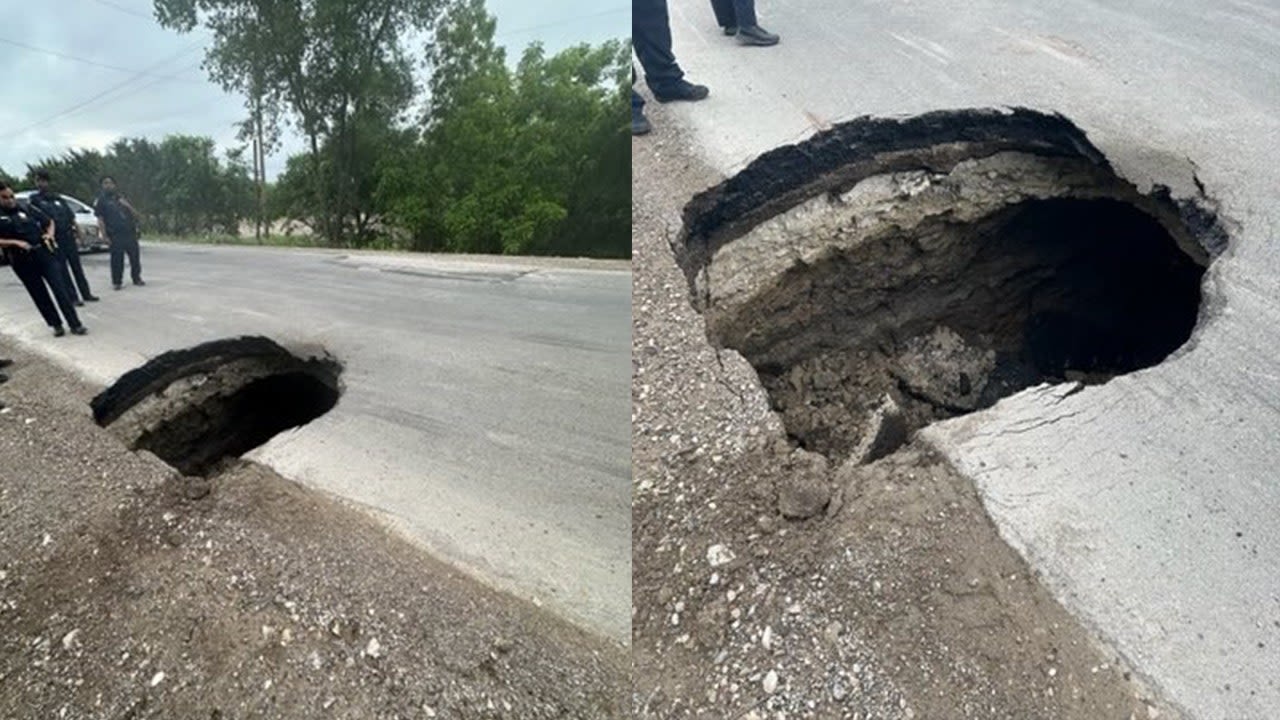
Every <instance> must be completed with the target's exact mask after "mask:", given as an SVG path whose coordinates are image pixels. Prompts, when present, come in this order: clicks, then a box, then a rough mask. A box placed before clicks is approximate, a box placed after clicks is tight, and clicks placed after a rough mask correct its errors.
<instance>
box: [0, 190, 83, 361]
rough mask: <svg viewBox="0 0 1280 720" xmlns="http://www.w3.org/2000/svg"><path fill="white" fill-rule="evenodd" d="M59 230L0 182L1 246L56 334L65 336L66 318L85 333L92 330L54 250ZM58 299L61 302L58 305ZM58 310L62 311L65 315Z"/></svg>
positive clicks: (73, 326) (37, 209)
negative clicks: (79, 313) (21, 203)
mask: <svg viewBox="0 0 1280 720" xmlns="http://www.w3.org/2000/svg"><path fill="white" fill-rule="evenodd" d="M55 230H56V227H55V224H54V222H53V220H51V219H50V218H49V217H48V216H47V215H45V214H44V213H43V212H41V211H40V209H39V208H36V207H27V208H23V207H20V206H19V205H18V200H17V198H15V197H14V195H13V188H12V187H10V186H9V185H8V184H7V183H4V182H0V248H3V249H4V252H5V254H6V255H7V256H8V258H9V264H10V265H11V266H13V272H14V274H15V275H17V276H18V279H19V280H21V281H22V284H23V285H24V286H26V288H27V293H28V294H30V295H31V299H32V301H34V302H35V304H36V308H38V309H39V310H40V314H41V315H43V316H44V321H45V322H46V323H48V324H49V327H51V328H53V334H54V335H56V336H58V337H62V336H63V335H66V334H67V331H66V330H64V329H63V327H62V318H63V317H65V318H66V319H67V325H70V326H71V332H72V333H74V334H76V335H84V334H85V333H87V332H88V330H86V329H85V327H84V325H81V324H80V317H79V316H77V315H76V308H75V305H73V304H72V302H71V297H70V296H69V295H68V294H67V287H66V285H64V284H63V282H62V273H61V272H59V271H58V265H57V259H56V256H55V254H54V252H55V251H54V249H53V248H55V247H56V246H55V245H54V244H53V243H54V239H53V237H54V232H55ZM46 284H47V285H48V287H47V288H46V287H45V286H46ZM50 291H52V292H53V301H51V300H49V293H50ZM54 301H56V302H57V304H58V305H57V307H56V308H55V307H54ZM58 309H61V310H62V316H61V317H60V316H59V315H58Z"/></svg>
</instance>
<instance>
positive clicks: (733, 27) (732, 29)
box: [724, 25, 738, 36]
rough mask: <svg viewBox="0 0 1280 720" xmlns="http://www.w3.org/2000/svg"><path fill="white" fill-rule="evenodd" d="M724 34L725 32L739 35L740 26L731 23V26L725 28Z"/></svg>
mask: <svg viewBox="0 0 1280 720" xmlns="http://www.w3.org/2000/svg"><path fill="white" fill-rule="evenodd" d="M724 34H725V35H729V36H733V35H737V34H738V26H737V25H730V26H728V27H726V28H725V29H724Z"/></svg>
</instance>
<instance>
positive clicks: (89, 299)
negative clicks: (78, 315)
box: [84, 295, 102, 302]
mask: <svg viewBox="0 0 1280 720" xmlns="http://www.w3.org/2000/svg"><path fill="white" fill-rule="evenodd" d="M101 299H102V298H99V297H98V296H97V295H85V296H84V301H85V302H98V301H99V300H101Z"/></svg>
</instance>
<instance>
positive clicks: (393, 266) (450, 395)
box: [0, 245, 631, 642]
mask: <svg viewBox="0 0 1280 720" xmlns="http://www.w3.org/2000/svg"><path fill="white" fill-rule="evenodd" d="M142 257H143V267H144V276H145V278H146V279H147V282H148V285H147V286H146V287H143V288H136V287H132V286H127V287H126V289H124V290H122V291H119V292H113V291H112V290H111V288H110V283H109V280H108V271H107V257H106V255H105V254H96V255H89V256H85V259H84V262H85V266H86V272H87V273H88V275H89V277H90V282H91V284H92V285H93V286H94V291H95V293H96V294H98V295H99V296H100V297H102V298H103V300H102V301H101V302H99V303H91V304H89V305H88V306H87V307H86V308H84V309H83V310H85V312H84V313H83V316H82V319H83V321H84V323H85V324H86V325H87V326H88V327H89V329H90V334H89V335H88V336H86V337H82V338H80V337H72V336H67V337H65V338H58V339H55V338H53V337H52V335H51V333H50V332H49V331H48V328H46V327H45V326H44V325H43V323H42V322H41V320H40V317H39V315H38V313H37V312H36V310H35V308H34V307H33V306H32V304H31V301H30V300H29V299H28V297H27V295H26V293H25V292H24V291H23V289H22V286H21V285H20V284H19V283H18V281H17V278H16V277H15V276H14V275H13V274H12V272H11V271H9V270H7V269H5V270H3V274H0V319H2V322H3V325H0V328H2V329H3V332H4V333H5V334H6V335H9V336H10V337H11V338H15V339H17V340H18V341H21V342H24V343H26V344H28V345H30V346H32V347H34V348H35V349H37V350H38V351H40V352H41V353H43V354H45V355H46V356H48V357H50V358H52V359H54V360H57V361H60V362H62V363H64V364H66V365H68V366H70V367H72V368H74V369H75V370H77V371H78V372H80V373H82V374H83V375H85V376H87V377H88V378H89V379H91V380H94V381H96V382H100V383H104V384H105V383H109V382H111V381H113V380H114V379H115V378H117V377H119V376H120V375H121V374H123V373H124V372H126V371H128V370H130V369H132V368H134V367H137V366H138V365H140V364H142V363H143V362H145V361H146V359H147V358H148V357H151V356H154V355H156V354H159V353H161V352H164V351H167V350H171V349H175V348H181V347H187V346H190V345H194V344H197V343H200V342H204V341H207V340H212V339H216V338H222V337H231V336H236V335H241V334H259V335H265V336H267V337H270V338H272V339H275V340H277V341H279V342H282V343H316V344H320V345H322V346H324V347H325V348H326V349H327V350H328V351H329V352H330V353H332V354H333V355H334V356H336V357H337V358H338V359H339V360H340V361H341V362H342V363H344V364H345V371H344V373H343V376H342V381H343V383H344V384H345V393H344V394H343V396H342V399H341V400H340V402H339V404H338V406H337V407H336V408H334V409H333V410H332V411H330V412H329V413H328V414H327V415H325V416H323V417H321V418H320V419H318V420H316V421H315V422H312V423H310V424H309V425H306V426H304V427H302V428H300V429H298V430H295V431H291V432H288V433H285V434H282V435H280V436H277V437H276V438H275V439H274V440H272V441H271V442H269V443H268V444H267V445H265V446H263V447H262V448H259V449H258V450H256V451H254V452H252V453H251V454H250V455H249V457H251V458H253V459H256V460H260V461H262V462H264V463H266V464H267V465H270V466H271V467H272V468H274V469H276V470H277V471H279V472H280V473H281V474H283V475H285V476H286V477H290V478H293V479H296V480H299V481H301V482H304V483H307V484H310V485H313V486H315V487H319V488H322V489H324V490H327V491H330V492H333V493H336V494H338V495H341V496H344V497H346V498H349V499H351V500H354V501H356V502H357V503H361V504H364V505H366V506H369V507H371V508H373V509H374V510H375V511H377V512H378V513H380V514H382V515H384V516H385V517H387V518H388V519H389V520H390V521H391V522H392V523H393V524H394V525H396V526H397V527H399V528H400V529H402V530H403V531H405V532H406V533H407V534H408V535H409V536H410V537H412V538H414V539H416V540H419V541H420V542H422V543H423V544H424V545H425V546H426V547H428V548H429V549H430V550H432V551H433V552H434V553H436V554H438V555H440V556H442V557H443V558H445V559H446V560H449V561H451V562H453V563H455V564H458V565H460V566H462V567H464V568H466V569H468V570H470V571H472V572H473V573H474V574H477V575H479V576H480V577H481V578H482V579H485V580H487V581H489V582H490V583H492V584H495V585H497V586H499V587H502V588H504V589H507V590H510V591H512V592H514V593H516V594H517V595H520V596H522V597H526V598H529V599H532V600H534V601H536V602H538V603H540V604H543V605H544V606H546V607H548V608H550V609H552V610H554V611H557V612H559V613H560V614H562V615H564V616H566V617H568V618H570V619H572V620H574V621H576V622H577V623H579V624H581V625H583V626H586V627H588V628H589V629H593V630H595V631H596V632H599V633H601V634H604V635H607V636H608V637H610V638H612V639H614V640H616V641H618V642H626V641H629V637H630V619H629V618H630V604H631V593H630V582H631V514H630V507H631V491H630V475H631V465H630V463H631V439H630V438H631V434H630V405H629V400H628V398H629V392H628V388H629V383H630V327H631V326H630V318H631V301H630V290H631V275H630V272H629V267H628V265H627V264H625V263H616V262H606V263H591V262H585V261H556V260H546V261H543V260H507V259H481V258H451V257H440V256H431V257H426V256H409V255H399V254H387V253H360V254H345V253H340V252H333V251H308V250H283V249H261V248H238V247H211V246H180V245H146V246H144V248H143V255H142ZM85 411H86V412H88V407H87V406H86V408H85ZM430 601H431V600H430V598H423V602H430Z"/></svg>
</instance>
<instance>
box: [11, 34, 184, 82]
mask: <svg viewBox="0 0 1280 720" xmlns="http://www.w3.org/2000/svg"><path fill="white" fill-rule="evenodd" d="M0 43H4V44H6V45H13V46H15V47H20V48H23V49H25V50H32V51H35V52H39V53H44V54H46V55H52V56H54V57H59V58H62V59H64V60H74V61H75V62H79V63H84V64H86V65H94V66H96V67H100V68H106V69H108V70H118V71H120V72H127V73H132V74H134V75H140V76H146V77H157V78H163V79H165V80H177V81H179V82H192V83H196V82H198V83H203V82H205V81H204V80H200V79H196V78H184V77H178V76H176V75H159V74H156V73H150V72H146V71H144V70H135V69H134V68H127V67H121V66H119V65H110V64H108V63H103V62H98V61H97V60H90V59H89V58H83V57H78V56H76V55H68V54H67V53H64V52H59V51H57V50H50V49H49V48H42V47H36V46H35V45H28V44H26V43H24V42H19V41H17V40H10V39H9V38H3V37H0Z"/></svg>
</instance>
